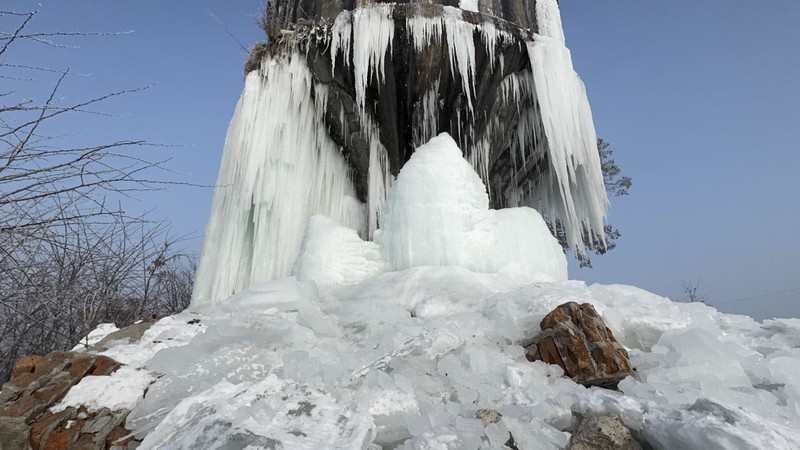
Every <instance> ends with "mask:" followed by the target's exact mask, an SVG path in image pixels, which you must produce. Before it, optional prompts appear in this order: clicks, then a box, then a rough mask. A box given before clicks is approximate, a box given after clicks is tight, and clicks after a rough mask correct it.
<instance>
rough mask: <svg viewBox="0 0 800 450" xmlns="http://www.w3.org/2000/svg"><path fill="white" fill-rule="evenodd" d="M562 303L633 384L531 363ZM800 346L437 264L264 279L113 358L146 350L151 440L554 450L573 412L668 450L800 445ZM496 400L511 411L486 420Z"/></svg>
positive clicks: (771, 332)
mask: <svg viewBox="0 0 800 450" xmlns="http://www.w3.org/2000/svg"><path fill="white" fill-rule="evenodd" d="M565 301H581V302H589V303H591V304H592V305H594V307H595V308H596V309H597V310H598V312H599V313H600V314H601V316H602V317H603V319H604V320H605V321H606V323H607V324H608V325H609V327H611V328H612V329H613V330H614V333H615V335H616V336H617V338H618V339H619V341H620V342H621V343H622V344H623V345H625V346H626V347H627V348H628V349H629V353H630V356H631V360H632V363H633V365H634V366H635V367H636V368H637V372H638V374H637V376H636V377H633V378H628V379H626V380H624V381H623V382H622V383H621V384H620V391H610V390H605V389H602V388H596V387H595V388H585V387H583V386H581V385H578V384H576V383H574V382H572V381H570V380H569V379H566V378H563V377H562V376H561V375H562V372H561V369H560V368H559V367H558V366H554V365H547V364H544V363H541V362H535V363H531V362H529V361H527V360H526V358H525V356H524V353H523V348H522V347H520V346H519V344H518V343H519V342H520V341H521V340H522V339H524V338H527V337H530V336H531V335H532V334H534V333H536V332H537V331H538V323H539V321H540V320H541V319H542V317H543V316H544V315H545V314H547V313H548V312H549V311H550V310H552V309H553V308H554V307H555V306H557V305H559V304H561V303H563V302H565ZM197 319H199V320H200V325H190V324H189V322H190V321H191V322H192V323H194V322H195V321H196V320H197ZM190 335H191V336H193V337H189V336H190ZM181 336H184V337H181ZM172 337H177V339H175V341H176V342H177V343H174V344H170V345H172V347H168V348H164V347H162V346H163V345H164V344H165V343H166V342H172V341H170V340H169V339H170V338H172ZM799 347H800V320H797V319H789V320H787V319H784V320H766V321H764V322H763V323H757V322H755V321H753V320H752V319H750V318H748V317H744V316H733V315H726V314H722V313H720V312H718V311H716V310H715V309H713V308H711V307H708V306H706V305H703V304H698V303H692V304H686V303H673V302H671V301H670V300H669V299H666V298H662V297H659V296H656V295H654V294H651V293H648V292H645V291H643V290H640V289H637V288H634V287H630V286H621V285H611V286H602V285H593V286H586V285H585V284H584V283H582V282H577V281H562V282H554V283H536V284H528V283H524V284H521V283H519V282H518V281H515V280H513V279H511V278H510V277H508V276H507V275H505V274H481V273H474V272H471V271H469V270H466V269H464V268H460V267H430V266H428V267H415V268H411V269H407V270H404V271H399V272H386V273H383V274H379V275H376V276H373V277H370V278H369V279H366V280H364V281H362V282H360V283H358V284H354V285H339V286H337V287H335V288H333V289H330V290H328V291H327V292H326V293H324V294H319V293H318V292H317V289H316V287H315V285H314V284H313V283H310V282H299V281H296V280H294V279H291V278H289V279H282V280H278V281H273V282H269V283H263V284H260V285H258V286H257V287H256V288H255V289H254V290H251V291H248V292H244V293H241V294H238V295H237V296H234V297H231V298H230V299H226V300H224V301H222V302H219V303H218V304H217V305H208V306H207V307H205V308H204V310H203V311H202V313H183V314H180V315H178V316H174V317H170V318H165V319H162V320H161V321H160V322H158V323H157V324H156V325H154V328H153V329H152V332H148V334H146V335H145V337H144V338H143V340H142V341H141V342H139V343H133V344H124V343H118V344H117V345H116V346H115V347H112V348H111V349H109V350H108V352H106V353H107V354H109V355H131V356H133V355H135V354H137V353H138V354H142V355H144V357H131V358H129V359H127V361H130V365H131V370H136V369H139V368H142V369H143V370H144V371H149V372H152V373H153V374H157V375H158V379H157V381H156V382H155V383H154V384H153V385H151V386H150V387H149V389H148V390H147V394H146V396H145V397H144V399H139V401H138V403H137V404H136V406H135V407H134V409H133V411H132V413H131V414H130V416H129V418H128V422H127V426H128V427H129V428H130V429H131V430H133V431H134V432H135V433H136V435H137V436H139V437H140V438H141V437H144V438H145V441H144V443H143V445H142V446H140V447H139V448H141V449H151V448H167V449H168V448H185V447H186V446H188V445H191V444H200V445H201V446H202V445H206V446H212V447H213V446H217V445H224V444H225V443H227V442H232V441H236V442H246V443H249V444H252V445H256V446H257V445H262V446H264V443H267V442H269V443H272V445H275V446H276V447H277V446H278V445H279V444H278V443H280V444H281V445H283V448H301V449H302V448H309V449H310V448H320V447H319V443H320V442H326V443H327V444H326V445H325V446H324V447H326V448H364V449H366V448H377V447H369V446H368V445H369V443H374V444H378V445H382V446H387V447H392V448H402V449H423V448H442V449H452V450H455V449H499V448H502V444H503V443H505V440H507V438H508V436H509V432H510V433H511V435H513V437H514V441H515V443H516V445H517V447H518V448H519V449H521V450H527V449H547V448H553V449H555V448H563V447H564V446H565V445H566V444H567V442H568V441H569V437H570V430H571V429H572V427H573V425H574V423H575V420H576V419H575V418H576V416H577V415H597V414H617V415H619V416H620V417H621V418H622V420H623V421H624V422H625V424H626V425H627V426H629V427H631V428H632V429H633V430H635V432H636V433H637V436H638V437H639V438H640V439H642V440H645V441H647V442H648V443H649V445H651V446H653V447H655V448H687V449H708V448H737V449H762V448H775V449H794V448H798V446H800V432H798V430H800V381H798V379H797V377H796V371H797V369H798V365H800V351H798V348H799ZM159 348H161V350H160V351H157V352H156V350H158V349H159ZM125 389H133V387H127V386H126V385H122V386H120V390H125ZM83 392H84V394H85V396H86V398H85V399H84V400H85V401H92V399H97V398H101V399H102V398H104V397H105V396H106V395H103V396H101V395H98V392H97V391H95V392H89V391H83ZM138 395H141V393H140V392H139V393H138ZM71 401H77V400H76V399H73V400H71ZM98 406H101V405H98ZM483 408H488V409H493V410H496V411H499V412H500V413H502V415H503V417H502V420H501V421H500V422H499V423H498V424H496V425H495V426H492V427H486V428H484V427H483V425H482V424H481V423H480V421H479V420H477V419H476V416H475V414H476V411H477V410H478V409H483ZM306 412H308V414H306ZM504 439H505V440H504ZM323 440H324V441H323ZM436 445H438V447H435V446H436ZM315 446H317V447H315Z"/></svg>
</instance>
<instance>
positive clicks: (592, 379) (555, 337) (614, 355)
mask: <svg viewBox="0 0 800 450" xmlns="http://www.w3.org/2000/svg"><path fill="white" fill-rule="evenodd" d="M540 326H541V330H542V331H541V332H540V333H539V334H538V335H536V336H535V337H534V338H533V339H532V340H530V341H528V342H525V343H523V346H524V347H525V349H526V356H527V358H528V360H529V361H544V362H546V363H549V364H557V365H559V366H560V367H561V368H562V369H564V375H566V376H568V377H569V378H572V379H573V380H574V381H575V382H577V383H580V384H583V385H584V386H601V387H605V388H610V389H616V387H617V385H618V384H619V382H620V381H622V379H624V378H625V377H627V376H629V375H632V373H633V371H632V368H631V365H630V360H629V359H628V352H627V351H626V350H625V348H624V347H623V346H622V345H620V344H619V342H617V340H616V339H615V338H614V334H613V333H612V332H611V330H610V329H609V328H608V327H607V326H606V325H605V323H604V322H603V319H602V318H600V316H599V315H598V314H597V311H595V309H594V307H593V306H592V305H590V304H588V303H584V304H582V305H579V304H577V303H575V302H569V303H565V304H563V305H560V306H558V307H556V309H554V310H553V311H551V312H550V313H549V314H547V316H545V317H544V319H542V322H541V324H540Z"/></svg>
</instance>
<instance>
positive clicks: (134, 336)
mask: <svg viewBox="0 0 800 450" xmlns="http://www.w3.org/2000/svg"><path fill="white" fill-rule="evenodd" d="M157 321H158V317H156V316H153V317H149V318H147V319H145V320H143V321H141V322H139V323H134V324H133V325H129V326H127V327H125V328H122V329H120V330H117V331H115V332H113V333H111V334H109V335H108V336H106V337H104V338H103V339H101V340H100V341H99V342H98V343H96V344H94V345H93V346H92V347H90V348H89V350H90V351H93V352H102V351H105V350H108V348H107V345H108V344H109V343H110V342H113V341H122V340H127V341H128V342H129V343H134V342H138V341H139V340H141V339H142V336H144V333H145V332H146V331H147V330H149V329H150V327H152V326H153V324H154V323H156V322H157Z"/></svg>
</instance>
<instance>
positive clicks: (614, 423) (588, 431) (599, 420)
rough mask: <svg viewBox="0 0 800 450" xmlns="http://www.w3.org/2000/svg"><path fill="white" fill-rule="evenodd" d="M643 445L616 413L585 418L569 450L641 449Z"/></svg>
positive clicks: (574, 435)
mask: <svg viewBox="0 0 800 450" xmlns="http://www.w3.org/2000/svg"><path fill="white" fill-rule="evenodd" d="M641 448H642V446H641V445H640V444H639V442H638V441H637V440H636V439H635V438H634V437H633V434H631V430H630V429H629V428H628V427H627V426H625V424H624V423H623V422H622V420H620V418H619V417H617V416H614V415H607V416H599V417H589V418H587V419H584V420H583V421H582V422H581V423H580V425H578V429H577V430H576V431H575V433H573V434H572V438H571V439H570V441H569V445H568V446H567V449H569V450H612V449H613V450H641Z"/></svg>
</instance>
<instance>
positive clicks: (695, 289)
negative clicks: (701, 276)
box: [681, 280, 711, 305]
mask: <svg viewBox="0 0 800 450" xmlns="http://www.w3.org/2000/svg"><path fill="white" fill-rule="evenodd" d="M681 285H682V286H683V297H682V298H681V301H683V302H686V303H705V304H706V305H710V304H711V303H710V302H709V297H708V295H706V294H703V293H701V292H699V289H700V280H697V281H695V282H694V283H692V282H691V281H683V282H682V283H681Z"/></svg>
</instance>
